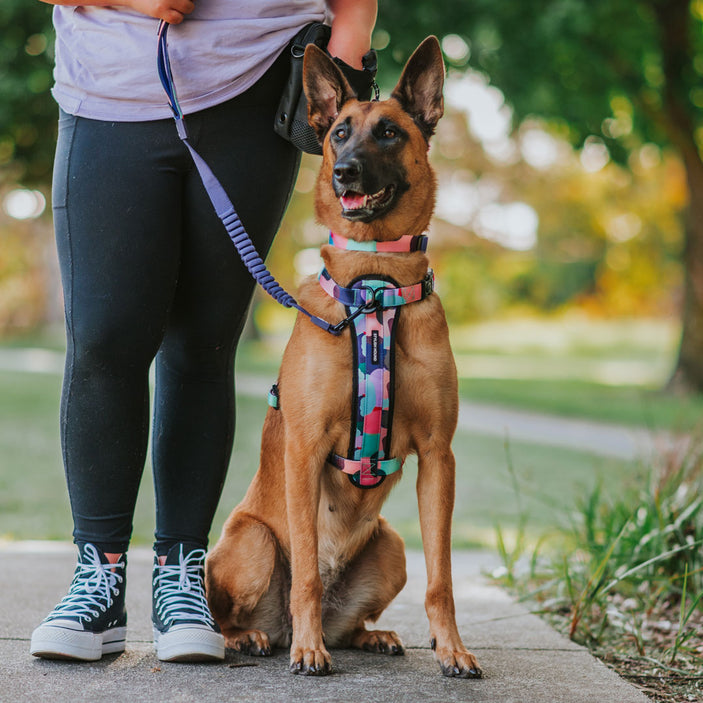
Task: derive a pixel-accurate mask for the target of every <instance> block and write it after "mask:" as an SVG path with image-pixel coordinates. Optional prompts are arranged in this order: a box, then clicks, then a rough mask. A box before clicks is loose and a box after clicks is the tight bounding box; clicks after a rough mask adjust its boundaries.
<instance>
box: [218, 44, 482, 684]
mask: <svg viewBox="0 0 703 703" xmlns="http://www.w3.org/2000/svg"><path fill="white" fill-rule="evenodd" d="M443 75H444V67H443V64H442V58H441V52H440V50H439V45H438V43H437V40H436V39H435V38H434V37H431V38H429V39H427V40H425V42H423V44H422V45H421V46H420V47H419V48H418V50H417V51H416V52H415V54H414V55H413V57H412V58H411V59H410V60H409V62H408V64H407V66H406V68H405V70H404V72H403V75H402V77H401V79H400V81H399V83H398V86H396V89H395V90H394V92H393V94H392V97H391V98H390V99H389V100H386V101H383V102H372V103H360V102H358V101H357V100H356V99H355V98H354V97H353V94H352V93H351V89H350V88H349V86H348V84H347V83H346V81H345V80H344V78H343V76H342V75H341V73H340V72H339V71H338V69H337V68H336V66H334V64H332V63H331V62H330V61H329V59H327V57H326V56H325V55H324V54H323V53H322V52H320V51H319V50H315V49H308V51H307V52H306V56H305V87H306V94H307V95H308V101H309V103H310V122H311V124H312V125H313V126H314V127H315V129H316V130H317V132H318V136H320V138H321V139H322V138H324V156H323V162H322V168H321V170H320V174H319V178H318V182H317V191H316V213H317V216H318V219H319V220H320V222H322V223H324V224H325V225H326V226H327V227H329V228H330V229H331V230H333V231H335V232H337V233H339V234H342V235H344V236H346V237H350V238H353V239H357V240H371V239H373V240H390V239H397V238H398V237H400V236H401V235H404V234H421V233H422V232H423V231H424V230H425V229H426V228H427V226H428V224H429V220H430V217H431V214H432V210H433V207H434V197H435V190H436V183H435V178H434V175H433V173H432V170H431V168H430V166H429V163H428V161H427V146H428V144H427V140H428V139H429V135H430V134H431V133H432V131H433V130H434V126H435V125H436V122H437V120H438V119H439V117H440V116H441V114H442V108H443V106H442V98H441V90H442V81H443ZM381 118H388V119H391V120H392V121H393V124H395V125H397V126H399V127H400V128H401V129H402V130H403V131H404V133H405V134H406V135H407V140H406V143H405V145H404V147H403V149H402V152H401V155H400V158H401V159H402V166H403V169H404V170H405V172H406V174H407V181H408V185H409V188H408V189H407V190H406V191H405V192H403V193H402V195H401V196H400V201H399V202H398V203H397V204H396V205H395V206H394V207H393V208H392V209H391V210H390V211H389V212H388V213H387V214H384V215H383V216H380V217H378V218H376V219H374V220H372V221H370V222H360V221H355V222H354V221H349V220H348V219H345V218H344V217H342V215H341V212H340V203H339V200H338V198H337V197H336V196H335V194H334V191H333V188H332V178H333V169H334V166H335V160H336V155H335V151H334V147H333V145H332V144H331V143H330V138H329V134H330V133H331V132H333V131H334V129H335V128H336V127H335V125H338V124H341V122H342V121H344V120H347V121H348V122H350V123H351V124H352V125H353V128H354V134H355V135H358V136H359V139H360V140H362V141H363V139H364V138H367V142H368V148H369V149H373V148H375V147H374V146H373V144H374V142H373V140H372V139H371V138H370V136H369V135H371V133H372V131H373V129H374V127H375V125H377V124H378V123H379V119H381ZM418 125H419V126H418ZM365 135H366V136H365ZM321 253H322V257H323V259H324V262H325V266H326V267H327V269H328V271H329V272H330V274H331V275H332V277H333V279H334V280H335V281H337V282H338V283H340V284H341V285H343V286H347V285H349V284H350V282H351V281H352V280H353V279H354V278H356V277H357V276H360V275H362V274H363V275H371V276H374V275H380V276H390V277H392V278H393V279H394V280H395V281H396V282H397V283H398V284H399V285H401V286H406V285H411V284H414V283H417V282H418V281H421V280H422V279H423V277H424V276H425V274H426V272H427V268H428V260H427V257H426V256H425V255H424V254H423V253H421V252H413V253H401V254H387V253H384V254H377V253H367V252H353V251H340V250H338V249H335V248H333V247H331V246H329V245H325V246H323V247H322V250H321ZM298 300H299V301H300V303H301V304H302V305H303V306H304V307H305V308H307V309H308V310H310V311H312V312H313V313H314V314H316V315H318V316H319V317H322V318H323V319H326V320H330V321H333V322H336V321H338V320H340V319H342V318H343V317H344V309H343V307H342V306H341V305H340V304H339V303H337V302H336V301H334V300H333V299H332V298H331V297H330V296H328V295H327V294H326V293H325V292H324V291H323V290H322V289H321V288H320V286H319V284H318V283H317V281H316V280H315V279H312V278H311V279H310V280H308V281H307V282H305V283H304V284H303V285H302V287H301V288H300V291H299V295H298ZM348 335H349V331H348V330H347V331H345V332H344V333H343V334H342V335H341V336H340V337H334V336H332V335H330V334H328V333H326V332H325V331H323V330H321V329H319V328H317V327H315V326H314V325H313V324H311V323H310V321H309V320H308V319H307V318H305V317H303V316H299V317H298V320H297V321H296V324H295V327H294V329H293V333H292V336H291V339H290V341H289V343H288V346H287V347H286V350H285V353H284V356H283V361H282V364H281V369H280V375H279V389H280V408H281V409H280V410H274V409H269V411H268V415H267V416H266V421H265V424H264V429H263V439H262V449H261V463H260V468H259V470H258V473H257V474H256V476H255V477H254V479H253V481H252V483H251V486H250V487H249V490H248V492H247V494H246V496H245V497H244V499H243V501H242V502H241V503H240V504H239V505H238V506H237V507H236V508H235V510H234V511H233V512H232V514H231V515H230V517H229V519H228V520H227V522H226V524H225V527H224V530H223V532H222V536H221V538H220V540H219V541H218V543H217V544H216V545H215V547H214V548H213V550H212V553H211V554H210V556H209V558H208V561H207V591H208V598H209V601H210V606H211V608H212V612H213V615H214V616H215V619H216V620H217V622H218V623H219V625H220V627H221V628H222V632H223V633H224V635H225V638H226V643H227V646H228V647H231V648H234V649H237V650H240V651H244V652H248V653H251V654H268V653H269V652H270V648H271V646H286V645H288V644H290V645H291V653H290V654H291V670H292V671H294V672H297V673H304V674H324V673H327V672H328V671H329V670H330V655H329V652H328V650H327V646H331V647H335V646H352V647H359V648H364V649H369V650H372V651H379V652H387V653H392V654H399V653H402V644H401V642H400V639H399V638H398V636H397V635H396V634H395V633H394V632H385V631H369V630H367V629H366V623H367V622H373V621H375V620H376V619H377V618H378V617H379V615H380V614H381V612H382V611H383V610H384V609H385V608H386V606H387V605H388V604H389V603H390V601H391V600H392V599H393V598H394V597H395V596H396V595H397V594H398V592H399V591H400V590H401V589H402V587H403V585H404V584H405V580H406V576H405V555H404V545H403V541H402V539H401V538H400V536H399V535H398V534H397V532H396V531H395V530H393V528H392V527H390V526H389V525H388V523H387V522H386V521H385V520H384V519H383V518H382V517H381V516H380V509H381V506H382V505H383V502H384V500H385V499H386V497H387V496H388V494H389V492H390V491H391V489H392V488H393V486H394V485H395V483H396V482H397V481H399V480H400V473H396V474H393V475H391V476H389V477H388V478H387V479H386V480H385V481H384V482H383V483H382V484H381V485H380V486H378V487H376V488H373V489H370V490H362V489H359V488H357V487H355V486H353V485H352V484H351V483H350V481H349V480H348V477H347V476H346V475H344V474H343V473H342V472H340V471H338V470H337V469H336V468H333V467H332V466H331V465H329V464H328V463H326V458H327V456H328V455H329V453H330V451H335V452H337V453H339V454H342V455H343V454H345V452H346V449H347V445H348V442H349V432H350V423H351V410H350V405H351V396H352V385H351V384H352V355H351V352H350V344H351V343H350V340H349V336H348ZM395 354H396V357H395V358H396V380H395V393H396V402H395V413H394V418H393V434H392V446H391V456H393V457H400V458H405V457H406V456H407V455H408V454H411V453H415V454H417V456H418V479H417V495H418V503H419V515H420V524H421V529H422V538H423V545H424V552H425V558H426V562H427V578H428V586H427V593H426V601H425V605H426V611H427V615H428V617H429V621H430V630H431V637H432V640H433V646H434V650H435V658H436V659H437V661H438V662H439V664H440V666H441V668H442V671H443V672H444V673H445V674H447V675H450V676H463V677H469V676H478V675H480V669H479V666H478V663H477V661H476V659H475V657H474V656H473V655H472V654H471V653H470V652H468V651H467V650H466V648H465V647H464V645H463V643H462V641H461V638H460V636H459V633H458V630H457V626H456V621H455V613H454V599H453V594H452V582H451V555H450V550H451V538H450V533H451V519H452V510H453V505H454V468H455V462H454V456H453V454H452V451H451V448H450V444H451V440H452V436H453V434H454V430H455V428H456V422H457V411H458V396H457V381H456V368H455V365H454V360H453V357H452V353H451V350H450V346H449V335H448V330H447V324H446V320H445V316H444V312H443V310H442V306H441V304H440V301H439V298H438V297H437V295H434V294H433V295H430V296H429V297H428V298H426V299H425V300H423V301H422V302H417V303H413V304H410V305H406V306H404V307H403V309H402V311H401V314H400V316H399V320H398V324H397V332H396V351H395ZM323 632H324V635H323Z"/></svg>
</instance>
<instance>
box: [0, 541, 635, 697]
mask: <svg viewBox="0 0 703 703" xmlns="http://www.w3.org/2000/svg"><path fill="white" fill-rule="evenodd" d="M151 560H152V557H151V552H150V551H148V550H146V549H133V550H132V551H131V552H130V555H129V565H128V584H129V586H128V591H127V593H128V595H127V605H128V611H129V625H128V640H127V651H126V652H125V653H124V654H122V655H119V656H118V655H111V656H108V657H105V658H103V659H102V660H101V661H100V662H95V663H82V664H73V663H67V662H52V661H43V660H39V659H35V658H34V657H31V656H30V655H29V653H28V651H29V637H30V634H31V631H32V629H33V628H34V627H35V626H36V625H37V624H38V623H39V622H40V621H41V619H42V618H43V617H44V616H45V615H46V613H47V612H48V611H49V610H50V609H51V608H52V607H53V605H54V604H55V602H56V601H57V600H58V599H59V598H60V597H61V596H62V595H63V594H64V592H65V589H66V587H67V585H68V583H69V581H70V579H71V575H72V573H73V568H74V563H75V552H74V548H73V546H72V545H66V544H62V543H6V544H0V673H2V678H1V679H0V680H1V682H2V683H1V684H0V701H1V702H2V703H5V702H7V703H10V702H12V703H20V702H22V701H32V702H35V701H52V703H63V702H64V701H65V702H67V703H68V702H70V703H80V702H81V701H91V702H96V703H97V702H101V701H106V702H107V701H109V702H110V703H114V702H115V701H130V702H131V701H153V702H154V703H158V702H161V701H163V702H164V703H166V702H169V703H170V702H179V703H181V702H183V703H185V702H190V701H208V702H210V701H247V702H248V703H279V702H281V701H304V702H305V703H315V702H317V701H325V702H329V701H340V702H346V701H349V702H354V703H372V702H376V701H378V702H379V703H381V702H382V703H394V702H396V701H397V702H401V701H402V702H403V703H413V702H415V701H418V702H419V701H421V702H422V703H430V702H437V703H452V702H453V701H492V702H495V703H560V702H564V703H646V702H647V701H648V700H649V699H648V698H646V697H645V696H644V695H643V694H642V693H640V692H639V691H637V690H636V689H635V688H634V687H633V686H631V685H630V684H628V683H626V682H625V681H624V680H622V679H620V678H619V677H618V676H617V675H616V674H615V673H613V672H612V671H610V670H609V669H607V668H606V667H605V666H604V665H603V664H601V663H600V662H598V661H597V660H596V659H594V658H593V657H592V656H591V655H590V654H589V653H588V652H587V651H586V650H585V649H583V648H581V647H579V646H577V645H575V644H573V643H572V642H570V641H568V640H567V639H565V638H563V637H561V636H560V635H558V634H557V633H555V632H554V631H553V630H551V629H550V628H549V627H548V626H547V625H546V624H545V623H544V622H542V620H540V619H539V618H538V617H537V616H535V615H530V614H529V613H528V612H527V611H526V610H525V608H524V607H522V606H520V605H517V604H515V603H514V602H513V601H512V600H511V599H510V598H509V597H508V596H507V595H506V593H505V592H504V591H503V590H502V589H500V588H497V587H495V586H492V585H490V584H488V583H487V582H486V580H485V579H484V578H483V577H482V575H481V574H482V572H483V571H484V570H486V569H492V568H495V566H496V565H497V559H496V557H495V555H493V554H491V553H490V552H456V553H455V554H454V584H455V596H456V604H457V619H458V623H459V630H460V632H461V633H462V636H463V638H464V641H465V643H466V644H467V646H468V647H469V648H470V649H471V650H472V651H473V652H474V653H475V654H476V655H477V656H478V659H479V661H480V663H481V666H482V667H483V671H484V678H483V679H481V680H459V679H449V678H445V677H444V676H442V675H441V674H440V673H439V668H438V666H437V665H436V664H435V663H434V661H433V659H432V652H431V651H430V649H429V645H428V639H429V631H428V625H427V619H426V617H425V613H424V608H423V599H424V588H425V574H424V562H423V558H422V554H421V553H418V552H410V553H409V554H408V584H407V586H406V587H405V589H404V590H403V592H402V593H401V594H400V595H399V596H398V598H397V599H396V600H395V601H394V602H393V603H392V604H391V606H390V607H389V609H388V610H387V612H386V613H384V615H383V617H382V619H381V621H379V627H381V628H384V629H394V630H396V631H397V632H398V634H399V635H400V637H401V638H402V640H403V641H404V643H405V646H406V654H405V656H404V657H387V656H383V655H375V654H368V653H365V652H359V651H352V650H333V651H332V657H333V666H334V673H333V674H332V675H331V676H328V677H325V678H307V677H300V676H294V675H292V674H290V673H289V672H288V653H287V652H286V651H283V650H279V651H276V652H275V653H274V655H273V656H272V657H270V658H267V659H260V658H251V657H246V656H243V655H239V654H235V653H234V652H228V653H227V658H226V660H225V662H223V663H214V664H167V663H164V662H159V661H158V660H157V659H156V657H155V656H154V653H153V649H152V645H151V625H150V608H151V600H150V599H151V595H150V587H149V585H150V577H151Z"/></svg>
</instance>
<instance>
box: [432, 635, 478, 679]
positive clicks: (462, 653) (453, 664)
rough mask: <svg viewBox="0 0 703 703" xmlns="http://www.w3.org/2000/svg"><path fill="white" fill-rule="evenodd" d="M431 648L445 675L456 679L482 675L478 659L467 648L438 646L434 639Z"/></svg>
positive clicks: (473, 677)
mask: <svg viewBox="0 0 703 703" xmlns="http://www.w3.org/2000/svg"><path fill="white" fill-rule="evenodd" d="M432 649H433V650H434V656H435V659H436V660H437V662H438V663H439V668H440V669H441V670H442V673H443V674H444V675H445V676H452V677H454V678H457V679H480V678H481V677H482V676H483V672H482V671H481V667H480V666H479V664H478V660H477V659H476V657H475V656H474V655H473V654H471V652H469V651H468V650H466V649H460V650H452V649H451V648H450V647H438V646H437V645H436V643H435V641H434V640H432Z"/></svg>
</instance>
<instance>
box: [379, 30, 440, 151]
mask: <svg viewBox="0 0 703 703" xmlns="http://www.w3.org/2000/svg"><path fill="white" fill-rule="evenodd" d="M443 87H444V61H443V60H442V50H441V49H440V47H439V41H438V40H437V37H434V36H430V37H427V39H425V41H423V42H422V44H420V46H418V47H417V49H415V52H414V53H413V55H412V56H411V57H410V58H409V59H408V62H407V63H406V64H405V68H404V69H403V73H402V75H401V76H400V80H399V81H398V85H396V87H395V88H394V89H393V92H392V93H391V97H392V98H395V99H396V100H397V101H398V102H399V103H400V104H401V106H402V108H403V109H404V110H405V111H406V112H407V113H408V114H410V115H411V116H412V118H413V119H414V120H415V122H416V123H417V125H418V126H419V127H420V130H421V131H422V133H423V135H424V136H425V139H427V140H428V141H429V139H430V137H431V136H432V135H433V134H434V131H435V128H436V127H437V123H438V122H439V118H440V117H441V116H442V115H443V114H444V98H443V97H442V88H443Z"/></svg>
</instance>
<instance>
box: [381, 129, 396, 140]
mask: <svg viewBox="0 0 703 703" xmlns="http://www.w3.org/2000/svg"><path fill="white" fill-rule="evenodd" d="M383 136H384V137H385V138H386V139H395V138H396V137H397V136H398V132H396V131H395V130H394V129H393V128H392V127H386V129H385V130H384V131H383Z"/></svg>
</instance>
